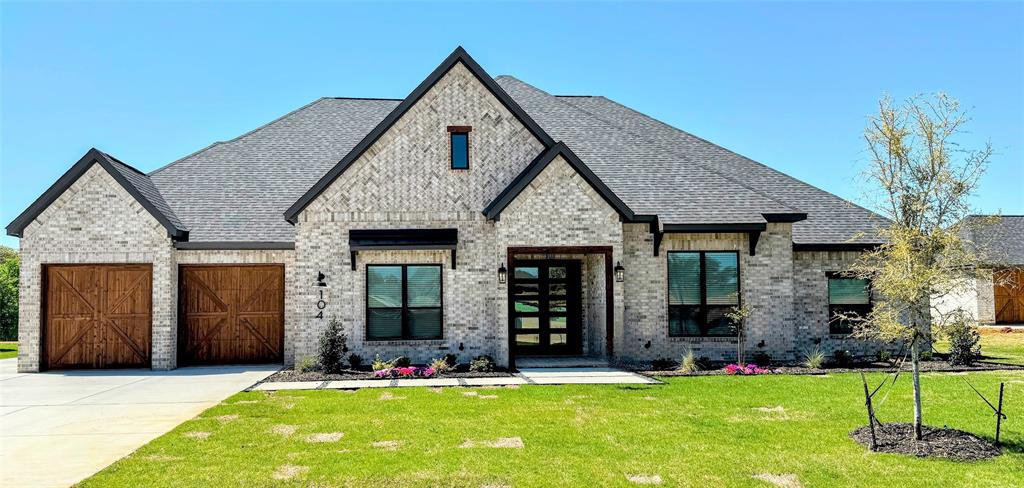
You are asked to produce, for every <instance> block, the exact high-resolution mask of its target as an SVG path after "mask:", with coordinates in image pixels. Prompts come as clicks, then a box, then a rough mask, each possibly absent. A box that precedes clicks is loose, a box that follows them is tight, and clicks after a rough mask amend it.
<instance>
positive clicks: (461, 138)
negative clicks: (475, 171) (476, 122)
mask: <svg viewBox="0 0 1024 488" xmlns="http://www.w3.org/2000/svg"><path fill="white" fill-rule="evenodd" d="M459 129H460V130H451V129H449V133H448V135H449V138H450V139H451V159H452V169H469V130H466V128H462V127H460V128H459Z"/></svg>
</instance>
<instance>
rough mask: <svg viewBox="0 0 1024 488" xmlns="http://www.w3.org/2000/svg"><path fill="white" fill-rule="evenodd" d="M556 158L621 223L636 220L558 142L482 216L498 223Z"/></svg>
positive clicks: (584, 165)
mask: <svg viewBox="0 0 1024 488" xmlns="http://www.w3.org/2000/svg"><path fill="white" fill-rule="evenodd" d="M558 156H562V158H563V159H565V161H566V162H568V163H569V166H571V167H572V168H573V170H575V171H576V173H577V174H579V175H580V176H581V177H582V178H583V180H584V181H586V182H587V184H589V185H590V187H591V188H593V189H594V191H596V192H597V193H598V195H601V198H603V199H604V201H606V202H608V205H610V206H611V207H612V208H614V209H615V210H616V211H617V212H618V213H619V216H620V217H622V219H623V220H628V221H633V220H637V215H636V214H635V213H634V212H633V211H632V210H631V209H630V208H629V207H628V206H627V205H626V204H625V203H623V202H622V200H620V199H619V197H618V196H616V195H615V193H613V192H612V191H611V190H610V189H609V188H608V186H607V185H605V184H604V182H602V181H601V179H600V178H598V177H597V175H595V174H594V172H593V171H591V170H590V168H588V167H587V165H586V164H584V163H583V161H582V160H580V158H579V157H578V156H576V154H575V153H574V152H572V150H571V149H569V146H566V145H565V143H564V142H561V141H559V142H558V143H557V144H555V145H554V146H551V147H550V148H548V150H546V151H544V152H543V153H541V154H540V155H539V156H537V158H536V159H534V160H533V161H532V162H530V164H529V165H528V166H527V167H526V168H524V169H523V171H522V172H521V173H519V175H518V176H516V178H515V179H514V180H512V183H511V184H509V186H508V187H506V188H505V189H504V190H502V192H501V193H500V194H498V196H497V197H495V199H494V201H492V202H491V203H490V204H489V205H487V208H485V209H484V210H483V214H484V215H485V216H487V218H488V219H492V220H498V219H499V218H500V217H501V212H502V210H505V208H506V207H508V205H509V204H510V203H512V202H513V201H514V200H515V199H516V197H518V196H519V194H520V193H522V192H523V190H524V189H526V187H527V186H529V185H530V183H531V182H532V181H533V180H534V178H536V177H537V176H538V175H539V174H541V172H543V171H544V168H547V167H548V165H549V164H551V162H552V161H554V160H555V158H557V157H558Z"/></svg>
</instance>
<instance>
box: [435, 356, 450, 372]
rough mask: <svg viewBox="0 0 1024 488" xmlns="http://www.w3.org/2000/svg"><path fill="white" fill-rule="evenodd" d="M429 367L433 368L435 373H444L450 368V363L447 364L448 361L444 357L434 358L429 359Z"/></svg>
mask: <svg viewBox="0 0 1024 488" xmlns="http://www.w3.org/2000/svg"><path fill="white" fill-rule="evenodd" d="M430 367H431V368H433V370H434V371H436V372H437V374H444V373H447V372H448V371H450V370H451V369H452V367H451V365H449V364H448V361H446V360H445V358H440V359H435V360H433V361H431V362H430Z"/></svg>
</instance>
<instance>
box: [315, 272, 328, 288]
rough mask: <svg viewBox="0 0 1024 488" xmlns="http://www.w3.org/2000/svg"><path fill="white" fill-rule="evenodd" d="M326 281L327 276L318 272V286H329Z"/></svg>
mask: <svg viewBox="0 0 1024 488" xmlns="http://www.w3.org/2000/svg"><path fill="white" fill-rule="evenodd" d="M326 279H327V276H326V275H324V273H323V271H317V272H316V286H327V282H326V281H325V280H326Z"/></svg>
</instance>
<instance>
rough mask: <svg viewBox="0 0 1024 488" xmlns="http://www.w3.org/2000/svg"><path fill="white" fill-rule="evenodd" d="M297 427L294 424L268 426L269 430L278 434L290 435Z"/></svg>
mask: <svg viewBox="0 0 1024 488" xmlns="http://www.w3.org/2000/svg"><path fill="white" fill-rule="evenodd" d="M297 428H298V427H296V426H294V425H286V424H279V425H275V426H273V427H271V428H270V432H271V433H274V434H277V435H280V436H290V435H292V434H294V433H295V430H296V429H297Z"/></svg>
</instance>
